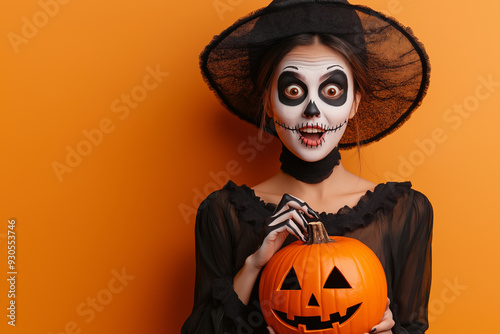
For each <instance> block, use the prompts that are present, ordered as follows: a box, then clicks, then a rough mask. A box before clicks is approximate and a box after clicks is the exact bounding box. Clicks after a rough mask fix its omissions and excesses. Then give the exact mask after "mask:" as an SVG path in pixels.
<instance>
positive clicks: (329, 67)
mask: <svg viewBox="0 0 500 334" xmlns="http://www.w3.org/2000/svg"><path fill="white" fill-rule="evenodd" d="M332 67H340V68H341V69H344V68H343V67H342V66H340V65H331V66H328V67H327V68H326V70H327V71H328V70H329V69H331V68H332Z"/></svg>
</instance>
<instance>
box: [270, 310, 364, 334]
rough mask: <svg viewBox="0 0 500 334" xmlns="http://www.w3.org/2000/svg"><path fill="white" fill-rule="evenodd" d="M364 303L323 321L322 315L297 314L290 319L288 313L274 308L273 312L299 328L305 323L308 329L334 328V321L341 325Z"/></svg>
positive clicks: (331, 315) (288, 323) (336, 313)
mask: <svg viewBox="0 0 500 334" xmlns="http://www.w3.org/2000/svg"><path fill="white" fill-rule="evenodd" d="M361 304H362V303H359V304H356V305H354V306H351V307H349V308H347V311H346V314H345V315H344V316H341V315H340V314H339V312H335V313H332V314H330V320H326V321H321V316H319V315H318V316H311V317H305V316H298V315H296V316H295V317H294V318H293V320H289V319H288V318H287V316H286V313H284V312H281V311H277V310H273V312H274V313H275V314H276V315H277V316H278V317H279V318H280V319H281V320H282V321H283V322H285V323H286V324H287V325H289V326H292V327H294V328H298V327H299V325H304V326H306V329H307V330H320V329H328V328H333V324H334V323H336V322H337V323H338V324H339V325H341V324H343V323H344V322H346V321H347V320H349V318H351V317H352V316H353V315H354V313H356V311H357V310H358V308H359V307H360V306H361Z"/></svg>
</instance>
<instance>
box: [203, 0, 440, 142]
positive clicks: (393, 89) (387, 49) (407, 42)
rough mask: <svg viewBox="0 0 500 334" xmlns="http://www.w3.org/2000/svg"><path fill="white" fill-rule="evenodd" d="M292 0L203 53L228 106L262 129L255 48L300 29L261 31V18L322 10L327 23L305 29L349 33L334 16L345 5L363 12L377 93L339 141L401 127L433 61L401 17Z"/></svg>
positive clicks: (207, 75) (244, 22) (207, 74)
mask: <svg viewBox="0 0 500 334" xmlns="http://www.w3.org/2000/svg"><path fill="white" fill-rule="evenodd" d="M287 3H288V4H287V5H281V6H272V5H270V6H268V7H265V8H262V9H260V10H257V11H255V12H254V13H251V14H249V15H248V16H246V17H243V18H241V19H240V20H238V21H236V22H235V23H234V24H233V25H231V26H230V27H229V28H227V29H226V30H224V31H223V32H222V33H221V34H219V35H218V36H215V37H214V38H213V40H212V41H211V42H210V44H208V45H207V47H206V48H205V49H204V51H203V52H202V53H201V55H200V67H201V71H202V75H203V77H204V79H205V81H206V82H207V84H208V86H209V87H210V88H211V89H212V90H213V91H214V93H215V94H216V96H217V97H218V98H219V99H220V101H221V102H222V104H223V105H225V107H226V108H227V109H229V110H230V111H231V112H232V113H234V114H235V115H237V116H238V117H240V118H241V119H243V120H245V121H247V122H249V123H251V124H254V125H255V126H257V127H261V121H262V115H261V105H262V97H261V96H260V94H259V93H258V91H257V89H256V87H255V84H254V82H253V80H252V73H251V71H252V68H251V67H252V65H251V64H250V52H251V49H252V48H258V47H259V46H260V45H262V46H264V45H269V44H270V43H273V42H274V41H276V40H279V39H282V38H286V37H289V35H295V34H297V33H299V32H298V31H297V29H295V28H293V29H291V28H290V26H288V27H287V26H282V27H280V26H278V25H277V26H273V27H272V28H273V29H272V30H270V31H272V32H271V33H268V34H265V35H260V36H257V37H256V34H252V30H253V28H254V27H255V25H256V23H257V22H258V21H259V20H266V22H267V21H269V22H273V20H274V19H275V18H276V21H275V22H281V21H280V20H278V19H277V18H278V17H283V16H286V15H287V14H293V13H295V14H294V15H296V13H297V11H299V12H300V13H302V14H300V15H302V16H301V18H302V19H304V20H306V21H307V20H308V19H309V20H310V19H312V18H316V17H317V16H318V8H320V9H321V13H322V14H320V15H322V17H321V18H318V19H319V20H320V21H321V22H322V23H321V27H319V26H318V27H314V28H313V29H302V30H303V31H302V32H303V33H329V34H332V35H336V36H338V37H342V35H343V34H344V35H345V34H349V33H350V32H349V31H346V30H345V29H346V25H345V24H336V23H335V22H332V21H333V20H336V19H335V17H344V16H345V15H342V16H338V15H337V14H338V12H339V11H341V10H348V11H351V12H353V13H355V14H356V15H357V17H359V21H360V26H359V25H357V26H354V27H353V28H349V27H348V29H353V30H357V31H353V32H352V33H359V29H360V27H361V29H362V34H363V36H364V44H365V46H366V50H363V52H364V53H365V54H363V58H364V60H365V62H366V70H367V74H368V77H369V78H370V80H371V81H370V86H371V92H370V93H369V94H367V95H365V96H363V98H362V100H361V103H360V105H359V107H358V111H357V113H356V115H355V116H354V118H353V119H351V121H350V122H349V123H348V126H347V128H346V131H345V133H344V135H343V137H342V139H341V141H340V143H339V147H340V148H343V149H348V148H352V147H355V146H356V145H357V144H358V143H359V145H366V144H369V143H372V142H375V141H378V140H380V139H381V138H383V137H385V136H387V135H388V134H390V133H392V132H393V131H395V130H396V129H397V128H399V127H400V126H401V125H402V124H403V123H404V122H405V121H406V120H407V119H408V118H409V117H410V115H411V113H412V112H413V111H414V110H415V109H416V108H417V107H418V106H419V105H420V103H421V101H422V99H423V98H424V96H425V94H426V92H427V87H428V85H429V76H430V65H429V59H428V56H427V53H426V52H425V49H424V47H423V45H422V44H421V43H420V42H419V41H418V40H417V38H416V37H415V36H414V35H413V33H412V31H411V30H410V29H409V28H407V27H404V26H403V25H401V24H400V23H399V22H397V21H396V20H395V19H393V18H389V17H387V16H385V15H384V14H382V13H380V12H377V11H374V10H372V9H371V8H368V7H365V6H360V5H350V4H348V3H341V2H335V1H314V0H309V1H308V0H305V1H304V0H302V1H293V0H292V1H288V2H287ZM313 12H314V14H312V13H313ZM336 13H337V14H336ZM311 16H313V17H311ZM261 22H262V21H261ZM325 22H326V23H327V24H325ZM330 22H331V24H330ZM301 25H302V26H304V27H308V26H310V25H308V24H304V23H303V24H301ZM320 30H321V31H320ZM266 36H267V37H266ZM356 125H357V129H356ZM266 130H267V129H266Z"/></svg>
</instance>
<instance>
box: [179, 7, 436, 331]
mask: <svg viewBox="0 0 500 334" xmlns="http://www.w3.org/2000/svg"><path fill="white" fill-rule="evenodd" d="M201 68H202V72H203V74H204V76H205V79H206V81H207V83H208V84H209V86H210V87H211V88H212V89H213V90H214V91H215V93H216V94H217V95H218V97H219V98H220V99H221V101H222V102H223V103H224V104H225V105H226V107H227V108H228V109H229V110H231V111H232V112H233V113H235V114H236V115H238V116H239V117H241V118H242V119H244V120H246V121H249V122H251V123H253V124H255V125H257V126H259V127H260V128H261V129H264V130H266V131H268V132H270V133H273V134H274V135H276V136H277V137H278V138H279V139H280V140H281V142H282V143H283V150H282V154H281V156H280V161H281V163H282V166H281V170H280V171H279V172H278V173H277V174H276V175H275V176H273V177H271V178H270V179H268V180H266V181H264V182H262V183H260V184H258V185H256V186H254V187H253V188H249V187H247V186H245V185H243V186H237V185H236V184H234V183H233V182H231V181H229V182H228V183H227V184H226V186H225V187H224V188H223V189H222V190H220V191H217V192H215V193H213V194H211V195H210V196H209V197H208V198H207V199H206V200H205V201H204V202H203V203H202V204H201V205H200V208H199V211H198V215H197V219H196V260H197V274H196V287H195V303H194V307H193V312H192V314H191V315H190V317H189V318H188V320H187V321H186V323H185V324H184V326H183V329H182V332H183V333H267V332H270V333H273V332H274V331H273V329H272V328H267V325H266V324H265V321H264V319H263V317H262V313H261V312H260V307H259V302H258V297H257V291H258V280H259V274H260V271H261V269H262V267H264V266H265V264H266V263H267V262H268V261H269V259H270V258H271V257H272V255H273V254H274V253H275V252H276V251H277V250H278V249H279V248H280V247H282V246H283V245H286V244H288V243H290V242H291V241H293V240H294V239H296V238H298V239H302V240H304V238H305V236H304V234H305V231H306V227H307V224H308V222H309V221H311V220H318V219H319V220H321V221H322V222H323V224H324V225H325V227H326V229H327V231H328V233H329V234H330V235H345V236H348V237H352V238H356V239H358V240H360V241H362V242H363V243H365V244H366V245H367V246H369V247H370V248H371V249H372V250H373V251H374V252H375V254H376V255H377V256H378V258H379V259H380V261H381V263H382V265H383V267H384V270H385V273H386V276H387V285H388V307H387V310H386V312H385V314H384V317H383V319H381V321H380V323H379V324H376V325H375V326H374V328H373V329H372V332H375V333H423V332H424V331H425V330H426V329H427V328H428V322H427V304H428V297H429V291H430V279H431V234H432V207H431V205H430V203H429V201H428V200H427V198H426V197H425V196H424V195H423V194H421V193H419V192H417V191H415V190H413V189H411V184H410V183H409V182H405V183H394V182H391V183H383V184H379V185H376V184H374V183H372V182H370V181H368V180H364V179H362V178H360V177H358V176H355V175H353V174H351V173H349V172H348V171H347V170H345V169H344V167H343V166H342V164H341V162H340V154H339V152H338V148H339V147H341V148H350V147H353V146H356V145H357V146H358V147H359V146H361V145H365V144H368V143H370V142H373V141H377V140H379V139H381V138H382V137H384V136H386V135H387V134H389V133H390V132H392V131H393V130H395V129H396V128H397V127H399V126H400V125H401V124H402V123H403V122H404V121H405V120H406V119H407V118H408V116H409V115H410V113H411V112H412V111H413V110H414V109H415V108H416V107H417V106H418V105H419V103H420V102H421V100H422V98H423V96H424V95H425V92H426V89H427V85H428V76H429V73H428V72H429V66H428V60H427V56H426V54H425V51H424V50H423V48H422V46H421V45H420V44H419V43H418V42H417V41H416V39H415V38H414V37H413V35H412V34H411V31H409V30H408V29H405V28H403V27H402V26H401V25H399V24H398V23H397V22H395V21H394V20H391V19H388V18H386V17H384V16H383V15H382V14H379V13H377V12H375V11H373V10H371V9H369V8H366V7H360V6H353V5H350V4H348V3H347V2H346V1H341V0H338V1H333V0H331V1H313V0H281V1H278V0H275V1H273V2H272V3H271V4H270V5H269V6H268V7H266V8H264V9H262V10H260V11H257V12H255V13H253V14H251V15H249V16H247V17H245V18H243V19H241V20H239V21H237V22H236V23H235V24H233V25H232V26H231V27H230V28H228V29H227V30H225V31H224V32H223V33H222V34H221V35H219V36H217V37H216V38H215V39H214V40H213V41H212V43H211V44H209V45H208V46H207V48H206V49H205V51H204V52H203V53H202V55H201ZM318 212H321V213H318Z"/></svg>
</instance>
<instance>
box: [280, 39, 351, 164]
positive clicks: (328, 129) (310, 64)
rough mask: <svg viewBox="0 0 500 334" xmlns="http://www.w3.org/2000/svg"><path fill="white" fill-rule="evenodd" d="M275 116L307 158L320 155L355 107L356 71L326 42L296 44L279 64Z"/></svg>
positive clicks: (289, 143) (290, 143) (287, 139)
mask: <svg viewBox="0 0 500 334" xmlns="http://www.w3.org/2000/svg"><path fill="white" fill-rule="evenodd" d="M272 84H273V86H272V92H271V105H272V111H271V113H272V115H270V116H272V117H274V123H275V127H276V131H277V133H278V136H279V137H280V139H281V141H282V142H283V144H284V145H285V146H286V147H287V148H288V149H289V150H290V151H291V152H292V153H293V154H295V155H296V156H297V157H299V158H300V159H302V160H304V161H309V162H313V161H318V160H321V159H322V158H324V157H325V156H326V155H327V154H328V153H330V152H331V151H332V150H333V149H334V148H335V147H336V146H337V144H338V143H339V141H340V139H341V138H342V135H343V134H344V131H345V128H346V126H347V122H348V120H349V118H351V117H352V116H354V114H355V112H356V108H357V103H355V94H354V91H353V89H352V87H353V78H352V71H351V68H350V66H349V64H348V63H347V62H346V61H345V59H344V58H343V57H342V56H341V55H340V54H339V53H338V52H337V51H334V50H333V49H331V48H329V47H327V46H325V45H322V44H313V45H309V46H298V47H296V48H294V49H293V50H292V51H290V52H289V53H288V54H287V55H286V56H285V57H284V58H283V59H282V60H281V62H280V63H279V64H278V67H277V70H276V73H275V75H274V78H273V83H272Z"/></svg>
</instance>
